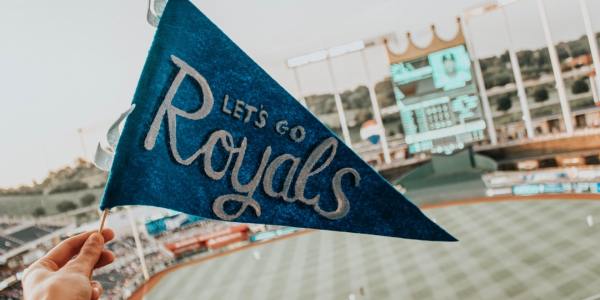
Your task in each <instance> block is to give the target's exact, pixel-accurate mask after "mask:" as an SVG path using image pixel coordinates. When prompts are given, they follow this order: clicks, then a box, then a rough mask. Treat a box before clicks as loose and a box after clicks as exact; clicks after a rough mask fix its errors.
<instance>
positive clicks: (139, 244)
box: [125, 206, 150, 281]
mask: <svg viewBox="0 0 600 300" xmlns="http://www.w3.org/2000/svg"><path fill="white" fill-rule="evenodd" d="M125 210H126V211H127V218H129V225H131V231H132V234H133V240H134V242H135V249H136V253H137V256H138V259H139V260H140V265H141V266H142V275H144V279H145V280H146V281H148V280H150V274H149V273H148V267H147V266H146V258H145V257H144V248H143V246H142V241H141V240H140V233H139V231H138V229H137V224H136V222H135V219H134V218H133V215H132V214H131V208H129V206H126V207H125Z"/></svg>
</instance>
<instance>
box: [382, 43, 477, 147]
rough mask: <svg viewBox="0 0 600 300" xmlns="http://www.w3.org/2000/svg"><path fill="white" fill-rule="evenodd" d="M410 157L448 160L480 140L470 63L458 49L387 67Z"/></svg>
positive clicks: (467, 56) (463, 51)
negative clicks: (430, 155)
mask: <svg viewBox="0 0 600 300" xmlns="http://www.w3.org/2000/svg"><path fill="white" fill-rule="evenodd" d="M391 73H392V81H393V85H394V94H395V97H396V103H397V105H398V109H399V111H400V116H401V119H402V127H403V129H404V135H405V140H406V143H407V144H408V149H409V152H410V153H418V152H426V151H429V152H432V153H445V154H451V153H453V152H454V151H456V150H458V149H462V148H464V147H465V145H467V144H471V143H473V142H476V141H481V140H483V139H484V138H485V134H484V130H485V128H486V125H485V122H484V121H483V119H482V115H481V107H480V102H479V97H478V96H477V87H476V85H475V83H474V82H473V74H472V70H471V60H470V57H469V54H468V52H467V50H466V48H465V46H464V45H459V46H455V47H451V48H447V49H443V50H440V51H436V52H432V53H430V54H428V55H426V56H423V57H420V58H417V59H414V60H411V61H406V62H399V63H394V64H392V65H391Z"/></svg>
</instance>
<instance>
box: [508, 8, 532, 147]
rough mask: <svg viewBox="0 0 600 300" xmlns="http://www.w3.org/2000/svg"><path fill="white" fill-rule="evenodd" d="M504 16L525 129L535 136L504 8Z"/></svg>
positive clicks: (509, 52)
mask: <svg viewBox="0 0 600 300" xmlns="http://www.w3.org/2000/svg"><path fill="white" fill-rule="evenodd" d="M502 14H503V16H504V28H505V29H506V34H507V35H508V43H509V46H508V54H509V57H510V64H511V66H512V70H513V75H514V77H515V84H516V85H517V94H518V95H519V102H520V104H521V113H522V115H523V122H524V123H525V130H526V131H527V137H529V138H533V137H535V131H534V130H533V124H532V122H531V114H530V112H529V103H527V93H525V86H524V85H523V77H522V76H521V66H520V65H519V59H518V57H517V54H516V53H515V48H514V45H513V39H512V34H511V32H510V26H509V24H510V23H509V22H508V16H507V15H506V10H504V9H502Z"/></svg>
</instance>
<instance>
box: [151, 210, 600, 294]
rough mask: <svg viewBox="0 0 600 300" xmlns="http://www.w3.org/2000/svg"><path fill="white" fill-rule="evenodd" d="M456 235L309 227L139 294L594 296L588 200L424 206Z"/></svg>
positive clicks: (598, 245)
mask: <svg viewBox="0 0 600 300" xmlns="http://www.w3.org/2000/svg"><path fill="white" fill-rule="evenodd" d="M426 213H427V214H428V215H429V216H430V217H432V218H433V219H434V220H436V222H438V223H439V224H440V225H442V226H443V227H445V228H446V229H448V230H449V232H451V233H452V234H453V235H454V236H456V237H457V238H458V239H460V242H457V243H432V242H423V241H410V240H402V239H394V238H385V237H375V236H367V235H357V234H346V233H334V232H326V231H314V232H311V233H308V234H304V235H299V236H297V237H290V238H287V239H283V240H281V241H276V242H273V243H269V244H265V245H260V246H256V247H252V248H249V249H246V250H242V251H239V252H235V253H232V254H229V255H226V256H222V257H218V258H215V259H212V260H209V261H206V262H203V263H199V264H197V265H192V266H188V267H183V268H180V269H177V270H176V271H173V272H172V273H170V274H167V275H166V276H165V277H164V278H163V279H162V280H161V281H160V282H159V283H158V284H157V285H156V286H154V288H152V289H151V290H150V292H149V293H148V294H147V296H146V298H145V299H148V300H158V299H211V300H216V299H277V300H279V299H303V300H304V299H332V300H333V299H340V300H342V299H356V300H362V299H444V300H445V299H586V298H588V297H590V296H592V295H596V294H598V293H600V251H598V249H600V226H599V225H598V224H596V225H593V224H592V226H590V223H589V218H588V216H592V218H595V220H596V222H598V221H599V220H600V204H599V202H597V201H578V200H569V201H563V200H548V201H539V200H538V201H532V200H528V201H519V202H499V203H485V204H472V205H462V206H450V207H442V208H436V209H431V210H427V211H426Z"/></svg>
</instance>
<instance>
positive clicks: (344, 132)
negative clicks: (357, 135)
mask: <svg viewBox="0 0 600 300" xmlns="http://www.w3.org/2000/svg"><path fill="white" fill-rule="evenodd" d="M326 62H327V71H328V72H329V80H330V81H331V88H332V89H333V97H334V99H335V107H336V108H337V112H338V117H339V119H340V126H341V127H342V135H343V136H344V141H345V142H346V144H347V145H348V146H349V147H352V141H351V140H350V130H349V129H348V123H347V121H346V113H345V112H344V105H343V103H342V96H341V95H340V91H339V90H338V85H337V81H336V80H335V75H334V74H333V63H332V62H331V56H330V55H327V59H326Z"/></svg>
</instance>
